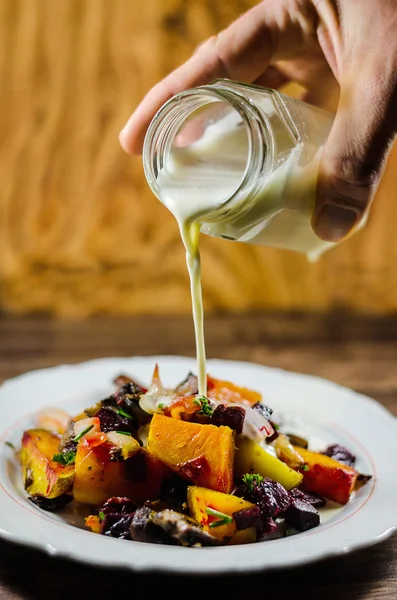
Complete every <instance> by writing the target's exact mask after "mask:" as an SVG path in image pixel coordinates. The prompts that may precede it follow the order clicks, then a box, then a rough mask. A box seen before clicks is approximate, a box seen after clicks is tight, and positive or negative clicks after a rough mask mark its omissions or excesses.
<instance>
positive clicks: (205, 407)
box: [193, 396, 214, 417]
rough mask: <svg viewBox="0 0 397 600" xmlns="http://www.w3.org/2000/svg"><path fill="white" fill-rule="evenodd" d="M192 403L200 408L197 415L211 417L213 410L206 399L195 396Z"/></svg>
mask: <svg viewBox="0 0 397 600" xmlns="http://www.w3.org/2000/svg"><path fill="white" fill-rule="evenodd" d="M193 402H194V404H196V405H197V406H199V407H200V410H199V411H198V414H199V415H205V416H207V417H211V416H212V414H213V412H214V409H213V407H212V404H211V402H210V401H209V400H208V398H206V397H205V396H196V398H195V399H194V400H193Z"/></svg>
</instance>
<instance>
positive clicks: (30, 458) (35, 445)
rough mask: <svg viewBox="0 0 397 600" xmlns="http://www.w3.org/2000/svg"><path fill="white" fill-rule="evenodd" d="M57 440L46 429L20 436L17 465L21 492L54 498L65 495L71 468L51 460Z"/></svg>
mask: <svg viewBox="0 0 397 600" xmlns="http://www.w3.org/2000/svg"><path fill="white" fill-rule="evenodd" d="M60 441H61V437H60V436H59V435H57V434H56V433H52V432H50V431H47V430H46V429H29V430H28V431H25V432H24V434H23V437H22V449H21V466H22V475H23V481H24V485H25V489H26V491H27V492H28V494H30V495H31V496H44V497H45V498H56V497H58V496H61V495H62V494H64V493H65V492H67V491H68V490H69V489H70V488H71V486H72V484H73V478H74V466H73V465H67V466H63V465H61V464H59V463H58V462H55V461H54V460H53V456H54V455H55V454H56V453H57V452H58V447H59V444H60Z"/></svg>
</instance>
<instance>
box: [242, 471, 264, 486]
mask: <svg viewBox="0 0 397 600" xmlns="http://www.w3.org/2000/svg"><path fill="white" fill-rule="evenodd" d="M242 479H243V483H245V485H246V486H247V488H249V489H250V490H252V488H253V486H254V485H259V484H260V483H262V481H263V480H264V477H262V475H259V473H245V475H243V477H242Z"/></svg>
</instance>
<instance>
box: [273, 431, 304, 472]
mask: <svg viewBox="0 0 397 600" xmlns="http://www.w3.org/2000/svg"><path fill="white" fill-rule="evenodd" d="M274 447H275V449H276V453H277V458H279V459H280V460H282V461H283V462H285V463H287V465H288V466H289V467H291V469H298V468H299V467H303V465H304V464H305V461H304V460H303V458H302V457H301V455H300V454H299V453H298V452H297V451H296V450H295V448H294V447H293V445H292V444H291V442H290V440H289V439H288V437H287V436H286V435H284V434H283V433H281V434H280V435H279V436H278V437H277V438H276V440H275V442H274Z"/></svg>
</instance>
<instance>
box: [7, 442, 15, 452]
mask: <svg viewBox="0 0 397 600" xmlns="http://www.w3.org/2000/svg"><path fill="white" fill-rule="evenodd" d="M4 443H5V445H6V446H8V447H9V448H11V450H14V452H16V451H17V449H16V448H15V446H14V444H13V443H12V442H4Z"/></svg>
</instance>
